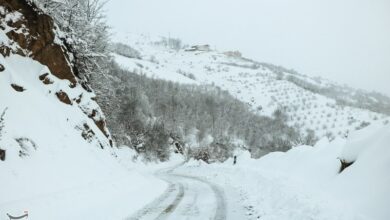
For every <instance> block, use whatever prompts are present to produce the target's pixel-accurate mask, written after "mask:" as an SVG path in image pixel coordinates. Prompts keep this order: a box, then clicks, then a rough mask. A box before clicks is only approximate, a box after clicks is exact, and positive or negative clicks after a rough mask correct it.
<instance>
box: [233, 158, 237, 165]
mask: <svg viewBox="0 0 390 220" xmlns="http://www.w3.org/2000/svg"><path fill="white" fill-rule="evenodd" d="M236 163H237V156H234V161H233V165H235V164H236Z"/></svg>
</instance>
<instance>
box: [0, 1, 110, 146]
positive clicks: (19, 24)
mask: <svg viewBox="0 0 390 220" xmlns="http://www.w3.org/2000/svg"><path fill="white" fill-rule="evenodd" d="M0 9H1V10H0V31H3V32H4V33H5V35H6V36H7V37H8V38H9V41H10V42H0V54H2V55H3V56H4V57H7V56H10V55H11V54H19V55H21V56H26V57H27V56H28V57H31V58H32V59H34V60H36V61H38V62H40V63H41V64H43V65H45V66H47V67H48V68H49V70H50V72H51V74H52V75H54V76H56V77H57V78H59V79H62V80H68V81H69V82H70V84H69V88H70V89H74V88H76V87H77V89H80V88H83V89H84V90H83V91H84V92H85V93H89V94H91V92H92V91H91V90H90V89H86V88H89V87H88V86H87V85H85V82H83V83H84V84H81V83H80V82H79V81H78V80H77V77H76V75H77V72H78V71H77V69H76V68H74V65H72V60H71V58H72V57H73V54H72V53H71V52H70V51H69V50H68V48H69V47H68V45H66V43H65V40H63V39H61V37H62V38H64V37H63V36H62V35H63V34H61V32H60V30H59V29H58V27H57V26H56V25H55V23H54V21H53V19H52V18H51V17H50V16H49V15H47V14H45V13H44V12H43V11H42V10H40V9H39V8H38V7H37V6H36V5H35V4H34V3H33V2H32V1H30V0H0ZM1 71H4V66H3V65H1V64H0V72H1ZM75 73H76V74H75ZM37 80H40V81H41V82H42V83H43V84H45V85H49V84H52V83H53V81H52V80H51V79H50V74H49V73H47V74H46V73H45V74H43V75H40V76H39V77H38V78H37ZM78 85H80V86H78ZM11 86H12V88H14V89H15V90H16V91H18V92H22V91H24V88H23V87H21V86H19V85H16V84H12V85H11ZM68 94H70V93H68ZM68 94H67V93H65V91H62V90H59V91H57V92H56V93H55V95H56V96H57V98H58V100H59V101H61V102H63V103H65V104H67V105H73V104H76V105H77V106H78V107H79V108H80V109H81V110H82V111H83V112H84V114H85V115H86V117H89V118H91V119H92V120H93V121H94V122H95V124H96V126H97V127H98V128H99V129H100V131H101V132H102V133H103V134H104V136H106V137H107V138H108V142H109V143H110V144H111V146H112V140H111V135H110V133H109V131H108V129H107V127H106V121H105V119H104V116H103V114H102V112H101V110H100V108H99V107H96V106H97V105H96V104H93V106H95V107H94V108H95V109H92V110H88V111H86V110H85V109H86V107H85V106H82V105H83V103H84V104H85V103H96V102H95V101H94V100H92V98H89V97H90V95H89V96H87V97H85V98H84V96H82V94H83V92H81V94H80V96H79V98H78V99H77V100H75V101H76V102H75V103H73V102H72V100H74V97H69V96H68ZM82 99H87V100H84V102H83V101H82ZM87 109H88V107H87ZM91 112H92V113H93V116H91ZM98 113H99V114H98ZM95 116H96V117H95Z"/></svg>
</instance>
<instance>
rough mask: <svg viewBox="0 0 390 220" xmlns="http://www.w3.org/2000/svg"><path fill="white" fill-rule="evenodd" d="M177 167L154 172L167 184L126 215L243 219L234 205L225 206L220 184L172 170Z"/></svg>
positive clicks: (148, 217) (220, 219) (149, 217)
mask: <svg viewBox="0 0 390 220" xmlns="http://www.w3.org/2000/svg"><path fill="white" fill-rule="evenodd" d="M180 165H181V164H180ZM177 167H178V166H174V167H172V168H168V169H164V170H160V171H158V172H157V173H156V174H155V175H156V177H158V178H160V179H161V180H164V181H166V182H167V183H168V185H169V186H168V188H167V189H166V191H165V192H164V193H163V194H162V195H160V196H159V197H158V198H157V199H155V200H154V201H153V202H151V203H150V204H148V205H147V206H145V207H144V208H142V209H141V210H139V211H138V212H136V213H135V214H134V215H133V216H132V217H130V218H129V219H131V220H133V219H134V220H135V219H143V220H149V219H159V220H161V219H210V220H224V219H245V215H244V214H243V213H244V212H237V209H235V208H237V207H238V206H235V208H228V200H227V199H226V196H225V190H224V188H222V187H220V186H219V185H217V184H215V183H212V182H210V181H207V180H205V179H203V178H200V177H196V176H189V175H186V174H180V173H176V172H175V171H174V169H175V168H177ZM229 205H230V204H229Z"/></svg>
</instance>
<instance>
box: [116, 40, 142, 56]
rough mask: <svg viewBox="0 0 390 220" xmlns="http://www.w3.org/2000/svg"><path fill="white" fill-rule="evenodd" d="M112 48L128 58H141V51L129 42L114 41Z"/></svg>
mask: <svg viewBox="0 0 390 220" xmlns="http://www.w3.org/2000/svg"><path fill="white" fill-rule="evenodd" d="M111 50H112V51H114V52H115V53H117V54H119V55H122V56H125V57H128V58H135V59H141V53H140V52H139V51H138V50H136V49H134V48H132V47H130V46H129V45H127V44H122V43H114V44H112V45H111Z"/></svg>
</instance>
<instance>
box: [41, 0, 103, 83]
mask: <svg viewBox="0 0 390 220" xmlns="http://www.w3.org/2000/svg"><path fill="white" fill-rule="evenodd" d="M35 1H37V2H38V3H41V4H40V5H42V6H43V10H44V11H46V12H47V13H48V14H49V15H51V16H52V17H53V18H54V20H55V22H56V24H57V25H58V26H59V28H60V29H61V31H63V32H64V36H61V38H62V40H63V41H64V43H65V45H66V46H67V47H68V50H70V51H71V52H72V53H73V55H74V59H73V64H74V65H75V67H76V68H77V70H78V76H79V77H80V78H84V77H87V78H89V77H90V75H91V74H98V73H102V72H103V71H102V68H101V66H100V63H101V62H103V61H104V60H105V59H106V57H107V55H108V52H109V51H108V49H109V43H110V40H109V33H108V30H109V27H108V25H107V23H106V21H105V14H104V10H103V7H104V5H105V1H103V0H63V1H55V0H35Z"/></svg>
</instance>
